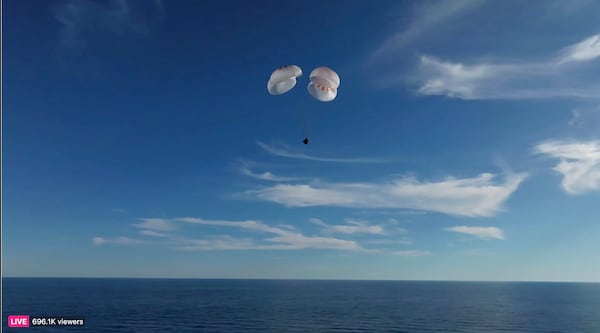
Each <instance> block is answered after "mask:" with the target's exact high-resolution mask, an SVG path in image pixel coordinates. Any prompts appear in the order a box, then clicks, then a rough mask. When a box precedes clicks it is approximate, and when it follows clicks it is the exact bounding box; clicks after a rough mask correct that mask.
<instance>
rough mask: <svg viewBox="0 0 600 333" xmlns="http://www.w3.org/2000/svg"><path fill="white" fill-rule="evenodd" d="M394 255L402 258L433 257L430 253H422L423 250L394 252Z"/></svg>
mask: <svg viewBox="0 0 600 333" xmlns="http://www.w3.org/2000/svg"><path fill="white" fill-rule="evenodd" d="M392 254H393V255H396V256H400V257H423V256H428V255H431V254H432V253H431V252H429V251H421V250H405V251H394V252H392Z"/></svg>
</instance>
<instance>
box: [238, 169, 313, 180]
mask: <svg viewBox="0 0 600 333" xmlns="http://www.w3.org/2000/svg"><path fill="white" fill-rule="evenodd" d="M240 172H241V173H242V174H244V175H246V176H249V177H252V178H256V179H260V180H267V181H272V182H289V181H296V180H306V178H302V177H285V176H277V175H274V174H272V173H271V172H269V171H266V172H263V173H255V172H253V171H252V170H250V169H248V168H245V167H243V168H240Z"/></svg>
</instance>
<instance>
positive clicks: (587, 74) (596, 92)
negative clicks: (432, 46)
mask: <svg viewBox="0 0 600 333" xmlns="http://www.w3.org/2000/svg"><path fill="white" fill-rule="evenodd" d="M599 57H600V35H593V36H591V37H588V38H586V39H584V40H582V41H580V42H578V43H576V44H573V45H570V46H567V47H565V48H564V49H563V50H561V51H560V52H558V54H557V55H556V56H552V57H550V58H549V59H547V60H542V61H539V62H511V63H508V62H507V63H501V62H498V63H493V62H482V63H478V64H465V63H461V62H451V61H444V60H439V59H436V58H434V57H431V56H421V58H420V67H419V74H418V75H419V77H420V87H419V88H418V92H419V93H420V94H422V95H443V96H447V97H452V98H460V99H465V100H470V99H538V98H562V97H570V98H581V99H598V98H600V83H599V82H598V80H597V79H596V78H597V77H598V75H599V74H600V72H599V71H598V69H597V66H596V67H593V66H591V64H592V62H593V61H594V60H596V59H598V58H599Z"/></svg>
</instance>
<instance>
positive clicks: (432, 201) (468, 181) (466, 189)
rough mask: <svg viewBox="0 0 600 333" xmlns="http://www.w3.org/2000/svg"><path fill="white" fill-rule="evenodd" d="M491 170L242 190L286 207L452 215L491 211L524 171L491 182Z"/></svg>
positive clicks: (497, 210) (505, 198) (495, 210)
mask: <svg viewBox="0 0 600 333" xmlns="http://www.w3.org/2000/svg"><path fill="white" fill-rule="evenodd" d="M494 178H495V175H493V174H490V173H483V174H480V175H479V176H477V177H474V178H463V179H456V178H447V179H445V180H442V181H438V182H422V181H418V180H417V179H415V178H412V177H405V178H400V179H396V180H393V181H390V182H386V183H322V184H318V185H307V184H298V185H289V184H278V185H275V186H271V187H265V188H262V189H258V190H250V191H246V192H245V196H247V197H250V198H255V199H259V200H265V201H271V202H275V203H279V204H282V205H285V206H287V207H312V206H336V207H348V208H396V209H418V210H425V211H430V212H438V213H443V214H449V215H456V216H468V217H478V216H484V217H486V216H494V215H496V214H497V213H498V212H500V211H501V210H502V207H501V206H502V204H503V203H504V201H506V200H507V199H508V198H509V197H510V195H511V194H512V193H513V192H514V191H515V190H517V188H518V187H519V185H520V184H521V182H522V181H523V180H524V179H525V178H526V175H525V174H513V175H509V176H507V177H506V180H505V181H504V183H499V184H498V183H494V182H493V179H494Z"/></svg>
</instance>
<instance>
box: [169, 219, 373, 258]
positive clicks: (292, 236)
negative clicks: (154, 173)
mask: <svg viewBox="0 0 600 333" xmlns="http://www.w3.org/2000/svg"><path fill="white" fill-rule="evenodd" d="M177 220H178V221H181V222H185V223H192V224H200V225H212V226H222V227H232V228H239V229H246V230H252V231H256V232H262V233H269V234H273V235H275V236H274V237H271V238H266V239H264V241H265V242H266V243H265V244H255V243H246V244H245V245H244V246H245V248H246V249H256V250H298V249H335V250H352V251H367V250H365V249H362V248H361V247H360V246H359V245H358V244H357V243H356V242H354V241H350V240H343V239H338V238H330V237H321V236H305V235H303V234H302V233H299V232H296V231H292V230H289V229H282V228H278V227H272V226H269V225H266V224H264V223H262V222H259V221H253V220H246V221H223V220H205V219H199V218H191V217H184V218H178V219H177Z"/></svg>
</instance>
